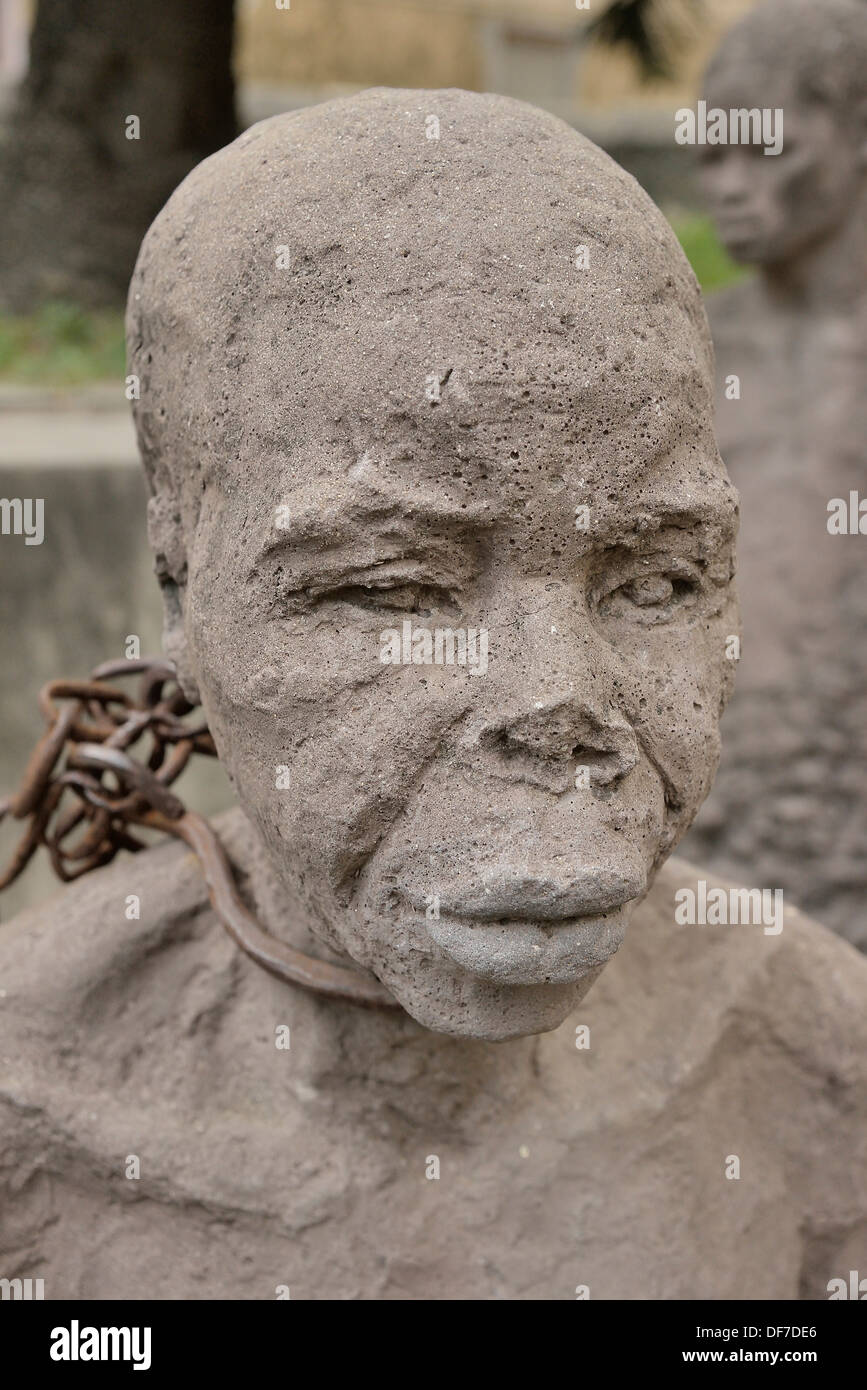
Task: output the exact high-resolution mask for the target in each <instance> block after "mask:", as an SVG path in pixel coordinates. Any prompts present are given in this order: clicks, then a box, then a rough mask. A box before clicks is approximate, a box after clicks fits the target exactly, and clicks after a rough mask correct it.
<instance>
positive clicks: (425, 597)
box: [322, 581, 455, 615]
mask: <svg viewBox="0 0 867 1390" xmlns="http://www.w3.org/2000/svg"><path fill="white" fill-rule="evenodd" d="M322 601H325V602H328V603H350V604H352V605H353V607H355V608H364V609H366V610H367V611H371V612H377V611H380V610H382V609H388V610H390V611H392V612H396V613H413V614H418V615H421V614H425V613H436V612H442V611H445V610H450V609H453V608H454V607H455V603H454V599H453V598H452V595H451V594H450V593H449V592H448V591H447V590H446V589H443V588H442V587H441V586H440V585H438V584H425V583H414V582H410V583H407V582H404V583H391V584H389V583H387V582H386V581H383V582H382V583H381V584H345V585H343V586H342V587H341V588H339V589H330V590H329V591H328V592H327V593H326V594H323V595H322Z"/></svg>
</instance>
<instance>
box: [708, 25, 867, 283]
mask: <svg viewBox="0 0 867 1390" xmlns="http://www.w3.org/2000/svg"><path fill="white" fill-rule="evenodd" d="M865 62H867V9H865V7H864V5H863V4H862V3H861V0H828V3H827V4H825V5H816V4H815V3H814V0H766V3H764V4H762V5H760V6H759V7H758V8H757V9H756V10H754V11H752V12H751V13H750V14H748V15H747V17H746V18H745V19H744V20H742V21H741V23H740V24H738V25H737V26H735V28H734V29H733V30H732V31H730V33H729V34H728V35H727V36H726V38H725V39H724V40H723V42H722V44H721V46H720V48H719V49H718V51H717V53H716V54H715V56H714V58H713V59H712V61H711V64H710V66H709V69H708V72H707V75H706V78H705V82H704V92H703V95H704V97H705V99H706V101H707V104H708V109H709V110H710V109H711V108H719V109H721V110H724V111H726V112H728V111H732V110H742V109H746V110H752V109H756V108H758V109H759V110H762V109H763V108H768V109H770V110H772V111H777V110H782V112H783V148H782V151H781V153H779V154H777V155H766V154H765V153H764V149H763V147H762V146H761V145H737V144H732V145H707V146H703V147H702V148H701V149H700V151H699V154H700V161H701V175H702V183H703V186H704V191H705V196H706V199H707V202H708V206H709V209H710V212H711V215H712V216H713V218H714V220H715V222H716V225H717V230H718V232H719V235H720V239H721V240H722V242H723V244H724V245H725V246H726V248H727V249H728V251H729V253H730V254H731V255H732V256H733V257H734V259H735V260H738V261H741V262H744V263H752V264H755V265H761V266H775V265H782V264H784V263H785V262H786V261H789V260H791V259H793V258H795V257H798V256H800V255H801V254H802V253H803V252H804V251H807V250H809V249H810V248H811V247H813V246H815V245H819V244H820V243H821V242H823V241H824V240H826V239H827V238H828V237H830V236H832V235H833V234H834V233H835V232H836V231H837V230H838V228H840V227H841V226H843V224H844V223H845V222H846V221H847V220H848V218H849V217H851V216H852V215H853V214H855V212H856V209H857V208H858V202H859V196H860V195H861V194H862V192H863V190H864V183H865V168H867V164H865V151H867V103H865V101H864V88H863V71H864V63H865Z"/></svg>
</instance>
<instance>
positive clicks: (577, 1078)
mask: <svg viewBox="0 0 867 1390" xmlns="http://www.w3.org/2000/svg"><path fill="white" fill-rule="evenodd" d="M431 114H435V115H436V117H437V120H438V122H439V126H440V137H441V138H440V139H439V140H437V141H431V140H428V139H427V138H426V135H425V129H426V123H427V121H428V120H429V117H430V115H431ZM504 208H505V209H508V215H503V209H504ZM576 241H577V242H578V243H579V244H580V245H581V246H582V247H583V250H584V253H586V254H584V255H582V256H581V258H580V263H579V264H576V254H575V247H576ZM275 251H276V253H277V254H276V255H275ZM128 330H129V347H130V366H131V368H132V369H133V370H134V371H135V372H136V373H137V374H139V375H140V378H141V382H142V394H141V400H140V402H137V404H136V412H135V413H136V422H137V428H138V437H139V443H140V447H141V451H142V456H143V462H144V464H145V468H146V471H147V475H148V483H149V489H150V493H151V499H150V503H149V533H150V538H151V543H152V545H153V547H154V551H155V554H156V561H157V572H158V576H159V579H160V584H161V588H162V591H163V598H164V603H165V616H166V627H165V633H166V649H167V651H168V652H169V653H170V654H171V656H172V658H173V660H174V661H175V663H176V668H177V672H178V676H179V679H180V680H181V681H182V683H183V687H184V690H185V692H186V693H187V695H188V696H189V698H190V699H191V700H192V699H196V700H198V699H201V703H202V706H203V708H204V711H205V713H206V715H207V721H208V725H209V727H210V730H211V733H212V734H213V738H214V742H215V744H216V747H217V750H218V752H219V755H220V758H221V760H222V761H223V762H224V764H225V766H226V768H227V770H228V772H229V774H230V776H231V779H232V783H233V786H234V788H235V790H236V792H237V795H238V800H239V803H240V804H239V806H238V807H237V808H236V809H235V810H234V811H232V812H229V813H228V814H227V815H226V816H224V817H223V818H222V820H221V821H220V823H219V827H220V833H221V836H222V838H223V840H224V842H225V844H226V846H227V849H228V852H229V854H230V856H231V859H232V862H233V864H234V868H235V874H236V878H237V881H238V883H239V887H240V892H241V894H242V896H243V898H244V900H245V902H247V904H248V905H249V906H251V907H252V908H254V909H255V914H256V917H257V918H258V920H259V922H260V923H261V924H262V925H263V926H264V927H265V928H266V929H267V931H268V932H269V933H270V935H271V937H272V938H274V939H276V941H277V942H279V943H282V944H284V945H285V944H287V943H289V944H292V945H294V946H295V948H296V949H298V950H300V951H302V952H304V953H307V954H309V956H311V957H316V958H317V965H318V966H319V967H320V968H321V967H322V965H323V962H329V963H330V964H331V965H332V966H334V967H335V968H342V969H345V970H346V971H349V972H352V973H353V975H354V978H355V979H356V981H358V982H365V981H366V982H367V986H368V987H370V986H371V985H373V986H375V987H376V989H377V991H379V993H378V995H377V998H378V999H379V1001H380V1002H382V999H383V996H384V997H385V999H386V1002H387V1005H388V1006H387V1007H379V1008H370V1009H362V1008H360V1007H359V1006H358V1004H357V1003H348V1002H346V1001H345V1000H343V999H338V1000H335V999H334V998H321V997H319V995H318V994H316V993H313V992H311V991H308V990H306V989H302V988H299V987H298V986H297V984H288V983H286V982H285V981H278V980H275V979H274V978H273V976H272V975H271V974H267V973H265V971H264V970H261V969H259V968H258V966H257V965H255V964H252V963H251V962H250V961H249V960H248V959H246V958H245V957H244V956H242V955H241V953H240V952H239V951H238V950H237V949H236V947H235V945H234V944H233V942H232V941H231V940H230V939H229V936H228V935H227V933H226V932H224V931H223V929H222V927H221V925H220V922H219V920H218V919H217V917H216V914H215V912H214V910H213V908H212V907H211V906H210V905H209V904H208V902H207V898H206V893H205V886H204V882H203V879H202V874H201V869H200V866H199V864H198V863H197V862H196V860H195V858H194V857H193V856H192V855H190V854H189V853H188V852H186V850H185V849H184V847H183V846H178V845H176V844H170V845H162V846H159V847H156V848H151V849H148V850H146V851H145V852H144V853H142V854H140V855H138V856H136V857H134V858H127V859H125V860H124V861H122V862H117V863H115V864H113V865H111V866H109V867H106V868H101V869H97V870H96V871H95V872H93V873H92V874H88V875H87V876H86V877H85V878H83V879H82V880H81V881H80V882H78V883H75V884H73V885H71V886H70V887H68V888H67V889H66V890H65V893H64V896H63V898H62V899H61V900H59V901H58V900H55V901H54V902H53V903H48V904H46V905H44V906H40V907H39V908H37V909H35V910H33V911H31V912H29V913H26V914H23V915H22V916H20V917H19V918H18V919H17V920H16V921H14V922H12V923H11V924H9V925H8V926H7V927H6V928H5V929H4V932H3V933H2V934H0V977H2V980H3V985H4V991H5V996H6V997H5V999H4V1002H3V1008H2V1012H0V1056H2V1059H3V1062H2V1083H0V1187H2V1188H5V1189H6V1191H7V1192H14V1193H15V1200H14V1202H13V1201H9V1200H6V1201H4V1202H3V1204H2V1227H0V1256H2V1257H3V1268H5V1269H7V1270H8V1271H9V1273H10V1274H11V1273H18V1272H20V1273H21V1274H22V1275H31V1274H32V1275H35V1276H36V1277H44V1278H45V1280H46V1288H47V1290H48V1292H49V1296H51V1297H62V1296H71V1297H81V1298H99V1297H106V1296H108V1295H112V1296H114V1297H122V1298H136V1297H138V1298H141V1297H153V1296H158V1297H175V1298H187V1299H188V1298H195V1297H217V1298H239V1297H240V1298H260V1299H268V1298H273V1297H274V1294H275V1290H276V1291H278V1294H279V1291H280V1290H281V1289H283V1290H286V1293H287V1294H288V1291H289V1289H290V1288H291V1296H292V1298H293V1299H294V1298H313V1299H328V1298H333V1299H343V1298H362V1299H390V1298H422V1299H441V1298H442V1299H462V1298H468V1299H490V1298H553V1299H560V1298H562V1299H572V1298H574V1297H575V1296H576V1291H577V1293H578V1296H579V1297H586V1296H592V1297H593V1298H594V1299H595V1298H617V1297H621V1298H645V1299H646V1298H719V1299H730V1298H738V1297H745V1296H753V1297H757V1298H771V1297H778V1298H796V1297H799V1296H801V1297H807V1298H825V1297H827V1288H828V1281H829V1280H830V1279H832V1278H836V1277H839V1276H840V1275H841V1274H843V1273H844V1272H847V1271H848V1270H850V1269H857V1268H864V1265H865V1260H867V1243H865V1237H867V1163H865V1157H867V1153H865V1147H867V1124H865V1110H867V961H865V960H864V959H863V958H861V957H860V956H859V955H858V954H857V952H855V951H854V950H853V949H852V948H851V947H850V946H849V945H848V944H847V943H846V942H844V941H841V940H839V939H837V938H836V937H834V936H833V934H831V933H830V932H826V931H824V930H823V929H822V928H821V927H818V926H816V925H815V924H813V923H810V922H809V921H807V920H806V919H805V918H803V917H802V916H801V915H800V914H799V913H798V912H797V910H795V909H793V908H786V909H785V910H784V909H783V905H782V904H781V903H779V904H776V911H775V913H774V915H773V918H771V917H769V916H767V917H766V916H763V917H762V918H761V919H759V918H754V919H753V920H752V921H750V920H749V918H748V919H747V920H746V921H745V920H744V918H743V917H742V916H738V917H737V921H738V923H739V924H738V925H729V922H731V921H733V917H732V916H729V915H728V911H727V910H724V911H723V914H722V916H720V915H719V911H717V914H716V916H711V915H710V913H708V914H707V916H705V914H704V912H703V910H699V911H698V912H695V911H694V910H693V909H694V908H695V907H696V904H697V903H698V902H699V901H701V902H702V903H703V902H704V895H705V893H706V891H707V888H708V885H707V880H706V876H705V875H704V874H702V873H700V871H697V870H696V869H694V868H690V867H689V866H688V865H687V864H685V863H683V862H682V861H678V860H677V859H676V858H675V859H670V858H669V855H670V853H671V851H672V850H673V849H674V847H675V846H676V844H677V843H678V841H679V839H680V838H681V837H682V835H683V834H684V833H685V831H686V829H687V827H688V826H689V824H690V822H691V820H692V818H693V817H694V815H695V812H696V810H697V808H698V806H699V804H700V802H701V801H702V799H703V798H704V797H705V796H706V795H707V791H708V789H709V787H710V784H711V781H712V779H713V774H714V770H715V767H716V763H717V760H718V755H719V737H718V724H719V715H720V712H721V709H722V707H723V705H724V704H725V701H726V698H727V696H728V694H729V691H730V687H731V684H732V677H733V674H734V666H735V663H734V662H733V661H732V660H730V659H729V658H730V644H731V642H732V640H733V638H734V637H735V636H736V634H737V631H738V617H737V602H736V598H735V591H734V585H733V569H734V556H733V551H734V539H735V531H736V524H737V515H736V513H737V504H736V497H735V494H734V490H733V489H732V487H731V484H730V482H729V480H728V479H727V477H726V474H725V469H724V468H723V466H722V463H721V461H720V458H719V453H718V450H717V448H716V444H715V440H714V436H713V428H712V417H713V376H712V367H711V347H710V336H709V333H708V327H707V321H706V318H705V314H704V310H703V308H702V303H701V297H700V294H699V290H698V287H697V284H696V281H695V277H694V275H693V274H692V272H691V270H690V268H689V265H688V263H687V261H686V259H685V257H684V256H683V253H682V252H681V250H680V248H679V247H678V245H677V242H676V240H675V238H674V235H673V233H672V232H671V230H670V228H669V227H668V225H667V223H666V222H665V220H664V218H663V217H662V215H661V214H660V213H659V212H658V211H657V210H656V209H655V208H654V206H653V204H652V203H651V201H650V199H649V198H648V197H647V195H646V194H644V193H643V192H642V191H641V189H640V188H639V187H638V185H637V184H636V183H635V181H634V180H633V179H631V178H630V177H629V176H628V175H627V174H625V173H624V172H623V171H622V170H621V169H619V168H618V167H617V165H615V164H614V163H613V162H612V161H611V160H609V159H608V158H607V156H605V155H604V154H602V153H601V152H600V151H599V150H598V149H597V148H596V147H595V146H594V145H593V144H591V143H590V142H589V141H588V140H586V139H584V138H583V137H582V136H580V135H578V134H576V133H575V132H574V131H573V130H571V129H570V128H569V127H568V126H567V125H565V124H564V123H563V122H561V121H559V120H558V119H556V118H555V117H553V116H551V115H549V114H546V113H544V112H542V111H538V110H536V109H534V108H532V107H530V106H526V105H524V104H523V103H520V102H515V101H512V100H509V99H507V98H503V97H497V96H480V95H472V94H469V93H466V92H460V91H455V90H450V91H392V90H376V91H369V92H365V93H362V94H360V95H359V96H355V97H351V98H348V99H345V100H339V101H336V102H329V103H326V104H324V105H322V106H315V107H311V108H308V109H306V110H303V111H300V112H297V113H294V114H291V115H286V116H279V117H276V118H274V119H273V120H270V121H266V122H264V123H263V124H261V125H259V126H256V127H254V128H253V129H252V130H250V131H249V132H247V133H246V134H245V135H244V136H242V137H241V139H240V140H238V141H236V142H235V143H234V144H233V145H230V146H229V147H228V148H227V149H226V150H224V151H222V152H221V153H220V154H218V155H215V156H214V157H213V158H211V159H209V160H207V161H206V162H205V163H204V164H202V165H200V166H199V168H198V169H197V170H196V171H195V172H194V173H193V174H192V175H191V176H190V177H189V178H188V179H187V180H185V182H184V183H183V184H182V185H181V187H180V189H178V190H177V192H176V193H175V194H174V195H173V197H172V198H171V199H170V201H169V203H168V204H167V206H166V208H165V209H164V210H163V212H162V213H161V214H160V216H159V217H158V219H157V221H156V222H155V223H154V225H153V227H152V228H151V231H150V232H149V233H148V236H147V237H146V239H145V242H144V245H143V247H142V251H141V254H140V257H139V261H138V264H137V268H136V273H135V275H134V277H133V282H132V286H131V290H130V299H129V313H128ZM432 383H433V384H434V385H435V389H433V387H432ZM576 518H578V520H580V521H581V522H582V524H580V525H579V524H578V521H577V520H576ZM405 624H407V625H410V626H411V627H412V628H414V629H415V630H416V631H417V633H420V634H421V636H422V638H423V637H424V634H425V633H426V632H427V634H428V637H429V636H430V629H432V628H433V629H436V630H440V629H441V628H447V629H450V630H458V631H460V630H462V629H466V628H468V627H469V626H472V627H473V628H474V629H484V630H485V631H486V632H487V633H488V634H489V637H490V644H489V645H490V659H489V662H488V664H487V667H486V669H485V671H484V672H483V673H482V672H480V671H474V670H471V669H467V668H466V667H462V666H461V665H460V664H455V663H452V664H451V665H449V664H448V663H445V664H443V663H440V664H438V665H437V664H436V663H432V662H431V661H429V660H425V659H421V660H419V659H417V658H416V651H418V652H420V654H421V656H422V658H424V655H425V653H424V642H423V641H422V642H421V643H420V644H419V645H418V647H417V646H416V639H415V638H414V639H413V653H412V659H411V660H404V661H402V662H401V663H400V664H398V663H396V662H394V661H392V662H389V663H384V662H383V661H382V659H381V638H382V635H383V633H384V632H387V631H389V630H391V629H393V628H397V629H402V628H403V627H404V625H405ZM275 774H276V776H275ZM666 860H668V862H666ZM710 891H711V892H712V893H713V895H714V900H715V905H716V907H717V909H718V908H719V904H720V901H722V903H723V904H732V905H734V904H735V902H736V901H737V902H738V903H739V904H740V905H741V907H742V906H743V902H744V899H743V895H742V894H740V893H739V892H738V890H735V889H728V888H727V887H724V886H722V885H719V884H712V885H711V888H710ZM130 895H133V896H134V897H135V899H136V901H137V902H140V905H141V912H140V914H139V915H138V916H137V917H135V918H134V919H133V920H128V919H127V918H126V917H125V914H124V903H125V902H127V901H128V900H129V898H130ZM684 895H686V896H685V897H684ZM683 907H686V909H687V911H686V914H684V913H683V912H681V908H683ZM708 921H709V922H711V923H716V925H707V924H706V922H708ZM380 982H381V983H380ZM591 985H592V986H593V988H592V989H590V986H591ZM358 987H359V988H360V987H361V984H360V983H359V985H358ZM588 990H590V993H589V994H588V993H587V992H588ZM585 996H586V997H585ZM398 1004H399V1005H400V1006H401V1007H397V1005H398ZM576 1010H580V1011H579V1012H577V1013H576V1012H575V1011H576ZM290 1038H291V1043H290ZM819 1078H821V1080H820V1079H819ZM805 1136H806V1138H805ZM133 1161H134V1162H135V1164H136V1165H139V1166H138V1167H136V1169H135V1171H134V1172H133V1173H132V1175H131V1176H133V1177H134V1178H135V1179H136V1180H135V1181H129V1180H128V1179H129V1177H130V1174H129V1172H128V1171H127V1170H128V1167H129V1164H130V1163H131V1162H133ZM741 1163H743V1172H741V1167H740V1165H741ZM729 1178H739V1179H740V1180H739V1181H728V1180H727V1179H729Z"/></svg>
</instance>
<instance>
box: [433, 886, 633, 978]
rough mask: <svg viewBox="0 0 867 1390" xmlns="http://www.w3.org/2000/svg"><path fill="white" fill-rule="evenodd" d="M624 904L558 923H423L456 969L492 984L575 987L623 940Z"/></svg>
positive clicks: (444, 920) (449, 920)
mask: <svg viewBox="0 0 867 1390" xmlns="http://www.w3.org/2000/svg"><path fill="white" fill-rule="evenodd" d="M629 906H630V904H629V903H623V904H622V905H621V906H620V907H616V908H613V909H611V910H610V911H608V912H604V913H600V914H599V915H598V916H593V917H590V916H588V917H575V918H573V919H572V920H571V921H558V922H556V923H555V922H544V923H543V922H525V921H511V922H472V923H471V922H470V921H469V920H468V919H464V920H460V919H458V918H455V917H441V918H439V919H437V920H434V921H426V922H425V927H426V928H427V931H428V934H429V936H430V937H431V939H432V940H433V941H434V942H435V943H436V945H437V946H438V947H439V949H440V950H441V951H442V952H443V954H444V955H446V956H448V957H449V959H450V960H452V961H453V962H454V963H455V965H459V966H460V967H461V969H463V970H466V971H468V972H469V973H470V974H471V975H475V976H476V977H477V978H478V979H480V980H491V981H493V982H495V983H497V984H512V985H533V984H574V983H575V982H576V981H577V980H580V979H581V978H582V976H584V975H587V974H588V973H589V972H590V971H591V970H594V969H596V968H597V967H598V966H600V965H603V964H604V963H605V961H607V960H609V959H610V957H611V956H613V955H614V953H615V951H616V950H617V949H618V947H619V946H620V944H621V942H622V941H623V936H624V933H625V930H626V920H627V917H628V912H629Z"/></svg>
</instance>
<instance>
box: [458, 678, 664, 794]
mask: <svg viewBox="0 0 867 1390" xmlns="http://www.w3.org/2000/svg"><path fill="white" fill-rule="evenodd" d="M478 743H479V747H480V748H481V749H482V750H483V751H484V752H486V753H487V754H489V755H490V756H491V757H493V758H494V759H495V760H496V761H497V763H498V764H499V765H500V768H501V770H505V769H507V768H512V769H513V770H514V771H515V772H516V773H518V774H523V775H524V776H529V778H530V780H532V781H535V782H541V783H543V784H545V785H548V786H550V787H551V789H552V790H561V791H565V790H566V789H567V787H573V786H575V785H576V775H577V774H578V770H579V769H581V768H586V769H587V772H586V779H587V783H588V784H589V785H590V786H597V787H611V786H613V785H614V784H615V783H617V782H618V781H620V780H622V778H624V777H626V776H627V774H628V773H629V772H631V771H632V769H633V768H634V767H635V764H636V763H637V762H638V742H637V739H636V737H635V734H634V732H633V730H632V729H631V727H630V726H629V724H627V722H626V720H625V719H624V718H623V716H622V715H620V714H619V713H618V712H617V711H615V710H613V709H609V711H608V713H607V714H602V715H596V714H594V713H593V712H591V711H590V710H589V709H588V708H587V706H586V704H585V703H584V702H583V701H582V700H581V698H580V696H579V697H572V698H570V699H568V700H562V701H559V702H550V703H547V704H545V703H543V702H540V704H539V706H538V707H536V708H534V709H532V710H524V711H522V712H520V713H515V714H513V715H512V716H508V715H507V716H506V717H504V718H501V719H500V720H499V721H497V722H496V723H495V724H494V725H492V726H489V727H487V728H486V729H484V730H483V731H482V733H481V735H480V737H479V740H478Z"/></svg>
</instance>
